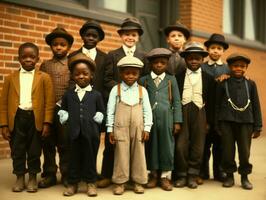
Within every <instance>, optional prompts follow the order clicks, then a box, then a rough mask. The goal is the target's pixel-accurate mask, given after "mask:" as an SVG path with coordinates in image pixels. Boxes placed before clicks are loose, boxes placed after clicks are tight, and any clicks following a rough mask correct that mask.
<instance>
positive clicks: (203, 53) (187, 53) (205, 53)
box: [180, 50, 209, 58]
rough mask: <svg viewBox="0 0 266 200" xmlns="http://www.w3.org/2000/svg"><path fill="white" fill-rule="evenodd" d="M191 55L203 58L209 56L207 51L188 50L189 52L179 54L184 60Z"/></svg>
mask: <svg viewBox="0 0 266 200" xmlns="http://www.w3.org/2000/svg"><path fill="white" fill-rule="evenodd" d="M192 53H197V54H201V55H202V56H203V57H204V58H205V57H207V56H208V55H209V53H208V52H207V51H199V50H190V51H182V52H181V53H180V56H181V57H183V58H185V57H186V56H187V55H189V54H192Z"/></svg>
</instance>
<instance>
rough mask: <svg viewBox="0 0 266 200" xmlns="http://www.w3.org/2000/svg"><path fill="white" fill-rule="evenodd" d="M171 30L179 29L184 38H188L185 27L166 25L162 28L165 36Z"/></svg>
mask: <svg viewBox="0 0 266 200" xmlns="http://www.w3.org/2000/svg"><path fill="white" fill-rule="evenodd" d="M171 31H180V32H182V33H183V34H184V36H185V38H186V39H187V40H188V39H189V38H190V31H189V30H188V29H186V28H185V27H179V26H174V25H173V26H167V27H166V28H165V29H164V34H165V36H168V35H169V33H170V32H171Z"/></svg>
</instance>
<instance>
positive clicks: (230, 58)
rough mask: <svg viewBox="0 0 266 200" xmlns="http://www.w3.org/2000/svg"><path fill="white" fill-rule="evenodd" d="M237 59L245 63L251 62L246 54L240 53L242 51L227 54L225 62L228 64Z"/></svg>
mask: <svg viewBox="0 0 266 200" xmlns="http://www.w3.org/2000/svg"><path fill="white" fill-rule="evenodd" d="M237 60H243V61H244V62H246V63H247V64H249V63H250V62H251V61H250V58H249V57H248V56H246V55H245V54H242V53H233V54H231V55H229V56H228V57H227V59H226V62H227V63H228V65H230V64H232V63H233V62H235V61H237Z"/></svg>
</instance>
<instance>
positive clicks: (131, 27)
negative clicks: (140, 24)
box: [117, 26, 143, 36]
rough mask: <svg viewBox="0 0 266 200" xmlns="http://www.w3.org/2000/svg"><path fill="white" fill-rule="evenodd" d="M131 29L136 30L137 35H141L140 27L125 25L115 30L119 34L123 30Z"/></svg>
mask: <svg viewBox="0 0 266 200" xmlns="http://www.w3.org/2000/svg"><path fill="white" fill-rule="evenodd" d="M132 30H136V31H138V33H139V36H141V35H142V34H143V30H142V29H141V28H137V27H135V26H126V27H123V28H120V29H118V30H117V33H118V34H119V35H121V34H122V33H123V32H124V31H132Z"/></svg>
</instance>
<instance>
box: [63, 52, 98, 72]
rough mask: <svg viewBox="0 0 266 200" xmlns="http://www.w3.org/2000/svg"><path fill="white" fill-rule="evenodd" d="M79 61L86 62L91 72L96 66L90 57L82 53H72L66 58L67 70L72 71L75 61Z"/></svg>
mask: <svg viewBox="0 0 266 200" xmlns="http://www.w3.org/2000/svg"><path fill="white" fill-rule="evenodd" d="M80 62H84V63H86V64H87V65H88V66H89V68H90V70H91V71H92V72H94V71H95V68H96V64H95V62H94V61H93V60H92V59H91V58H90V57H88V56H86V55H85V54H83V53H77V54H76V55H74V56H72V57H70V58H69V59H68V68H69V70H70V71H73V67H74V65H75V64H77V63H80Z"/></svg>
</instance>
